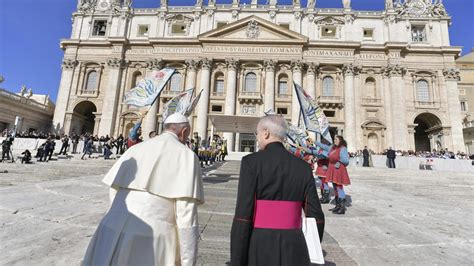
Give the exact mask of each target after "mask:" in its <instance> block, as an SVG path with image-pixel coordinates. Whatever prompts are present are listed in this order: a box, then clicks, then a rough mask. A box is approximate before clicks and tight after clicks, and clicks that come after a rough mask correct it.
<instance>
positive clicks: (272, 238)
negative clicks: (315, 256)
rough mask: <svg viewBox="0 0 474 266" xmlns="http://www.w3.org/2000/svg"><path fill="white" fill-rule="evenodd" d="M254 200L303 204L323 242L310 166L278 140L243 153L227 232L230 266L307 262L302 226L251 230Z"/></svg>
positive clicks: (304, 263)
mask: <svg viewBox="0 0 474 266" xmlns="http://www.w3.org/2000/svg"><path fill="white" fill-rule="evenodd" d="M255 200H274V201H300V202H302V203H304V204H302V205H303V207H304V209H305V211H306V217H314V218H316V222H317V225H318V231H319V236H320V239H321V240H322V236H323V232H324V214H323V211H322V209H321V204H320V203H319V198H318V195H317V192H316V186H315V182H314V178H313V175H312V172H311V168H310V166H309V165H308V164H307V163H306V162H305V161H303V160H301V159H299V158H297V157H295V156H293V155H292V154H290V153H289V152H288V151H287V150H286V149H285V147H283V145H282V144H281V143H279V142H274V143H270V144H268V145H267V147H266V148H265V150H262V151H259V152H257V153H254V154H250V155H248V156H245V157H244V158H243V159H242V164H241V168H240V179H239V188H238V194H237V206H236V210H235V217H234V222H233V224H232V232H231V263H232V265H309V264H310V263H309V255H308V250H307V246H306V242H305V239H304V235H303V233H302V231H301V229H262V228H253V219H254V207H255ZM303 226H304V225H303Z"/></svg>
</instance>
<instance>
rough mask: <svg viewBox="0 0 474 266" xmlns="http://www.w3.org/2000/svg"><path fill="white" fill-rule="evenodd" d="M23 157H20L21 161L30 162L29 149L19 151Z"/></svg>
mask: <svg viewBox="0 0 474 266" xmlns="http://www.w3.org/2000/svg"><path fill="white" fill-rule="evenodd" d="M21 155H23V157H22V158H21V163H22V164H23V163H26V164H29V163H31V152H30V151H29V150H25V151H24V152H22V153H21Z"/></svg>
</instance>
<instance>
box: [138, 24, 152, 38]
mask: <svg viewBox="0 0 474 266" xmlns="http://www.w3.org/2000/svg"><path fill="white" fill-rule="evenodd" d="M149 28H150V27H149V26H148V25H139V26H138V36H139V37H147V36H148V31H149Z"/></svg>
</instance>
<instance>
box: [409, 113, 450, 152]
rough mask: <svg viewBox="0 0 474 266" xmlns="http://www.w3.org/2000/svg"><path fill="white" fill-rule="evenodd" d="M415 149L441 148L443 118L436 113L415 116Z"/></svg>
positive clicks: (429, 149)
mask: <svg viewBox="0 0 474 266" xmlns="http://www.w3.org/2000/svg"><path fill="white" fill-rule="evenodd" d="M414 123H415V125H416V127H415V151H431V150H432V149H440V148H441V146H442V143H443V140H442V137H443V135H442V133H441V131H442V129H443V127H442V124H441V120H440V119H439V118H438V117H437V116H436V115H434V114H431V113H422V114H420V115H418V116H417V117H416V118H415V121H414Z"/></svg>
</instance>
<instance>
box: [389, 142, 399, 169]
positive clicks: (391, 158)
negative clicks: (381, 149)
mask: <svg viewBox="0 0 474 266" xmlns="http://www.w3.org/2000/svg"><path fill="white" fill-rule="evenodd" d="M395 158H397V154H396V153H395V151H394V150H392V147H390V148H389V149H388V151H387V160H388V168H395Z"/></svg>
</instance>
